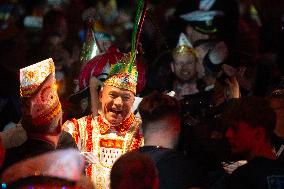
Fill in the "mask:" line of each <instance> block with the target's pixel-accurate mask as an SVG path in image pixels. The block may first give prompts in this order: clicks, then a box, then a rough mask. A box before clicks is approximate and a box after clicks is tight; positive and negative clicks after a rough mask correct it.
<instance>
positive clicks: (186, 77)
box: [171, 54, 197, 81]
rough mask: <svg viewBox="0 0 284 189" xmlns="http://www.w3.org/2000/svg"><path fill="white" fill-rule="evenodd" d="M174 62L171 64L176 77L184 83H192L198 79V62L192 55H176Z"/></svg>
mask: <svg viewBox="0 0 284 189" xmlns="http://www.w3.org/2000/svg"><path fill="white" fill-rule="evenodd" d="M173 58H174V62H173V63H172V64H171V68H172V71H173V72H174V74H175V75H176V77H177V78H178V79H180V80H182V81H191V80H194V79H196V77H197V70H196V61H195V58H194V56H193V55H191V54H179V55H175V56H174V57H173Z"/></svg>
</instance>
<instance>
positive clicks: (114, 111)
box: [110, 109, 122, 114]
mask: <svg viewBox="0 0 284 189" xmlns="http://www.w3.org/2000/svg"><path fill="white" fill-rule="evenodd" d="M110 112H112V113H114V114H121V113H122V110H116V109H110Z"/></svg>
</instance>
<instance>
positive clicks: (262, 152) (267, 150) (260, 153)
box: [248, 143, 276, 160]
mask: <svg viewBox="0 0 284 189" xmlns="http://www.w3.org/2000/svg"><path fill="white" fill-rule="evenodd" d="M257 146H258V147H256V148H255V150H254V151H253V152H252V153H251V154H250V155H249V156H248V160H251V159H253V158H255V157H264V158H268V159H276V154H275V152H273V148H272V146H271V145H270V144H269V143H263V144H259V145H257Z"/></svg>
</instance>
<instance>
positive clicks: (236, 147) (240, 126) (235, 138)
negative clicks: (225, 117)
mask: <svg viewBox="0 0 284 189" xmlns="http://www.w3.org/2000/svg"><path fill="white" fill-rule="evenodd" d="M255 133H256V129H255V128H252V127H249V126H248V124H247V123H245V122H239V123H237V124H235V125H233V126H231V127H229V128H228V130H227V131H226V138H227V139H228V142H229V143H230V145H231V150H232V153H234V154H237V155H243V156H245V157H248V156H249V155H250V153H251V152H252V145H253V141H254V139H255Z"/></svg>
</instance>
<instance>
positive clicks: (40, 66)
mask: <svg viewBox="0 0 284 189" xmlns="http://www.w3.org/2000/svg"><path fill="white" fill-rule="evenodd" d="M50 74H53V75H55V66H54V62H53V60H52V58H49V59H46V60H43V61H41V62H38V63H36V64H33V65H31V66H28V67H25V68H22V69H20V95H21V97H31V96H32V95H33V94H34V93H35V92H36V91H37V89H38V87H39V86H40V85H41V83H42V82H43V81H44V80H45V79H46V78H47V76H48V75H50Z"/></svg>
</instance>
